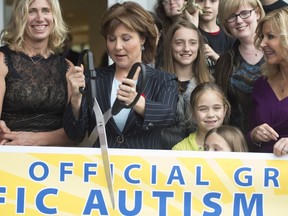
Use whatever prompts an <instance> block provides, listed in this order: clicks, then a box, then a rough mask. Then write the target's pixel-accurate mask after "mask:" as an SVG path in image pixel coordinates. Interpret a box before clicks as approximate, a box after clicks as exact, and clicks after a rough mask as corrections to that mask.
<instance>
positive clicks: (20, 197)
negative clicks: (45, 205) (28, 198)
mask: <svg viewBox="0 0 288 216" xmlns="http://www.w3.org/2000/svg"><path fill="white" fill-rule="evenodd" d="M16 200H17V209H16V213H17V214H23V213H25V212H24V209H25V204H24V200H25V188H17V198H16Z"/></svg>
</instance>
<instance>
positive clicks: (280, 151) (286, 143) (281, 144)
mask: <svg viewBox="0 0 288 216" xmlns="http://www.w3.org/2000/svg"><path fill="white" fill-rule="evenodd" d="M273 153H274V154H275V155H276V156H282V155H286V154H287V153H288V137H285V138H281V139H280V140H278V141H277V142H276V143H275V145H274V147H273Z"/></svg>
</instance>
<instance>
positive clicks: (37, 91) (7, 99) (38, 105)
mask: <svg viewBox="0 0 288 216" xmlns="http://www.w3.org/2000/svg"><path fill="white" fill-rule="evenodd" d="M0 51H1V52H3V53H4V55H5V64H6V66H7V67H8V74H7V76H6V78H5V82H6V92H5V96H4V101H3V109H2V114H1V119H2V120H4V121H5V123H6V125H7V126H8V127H9V128H10V129H11V130H13V131H34V132H36V131H52V130H56V129H59V128H61V127H62V116H63V114H64V111H65V107H66V104H67V84H66V78H65V75H66V72H67V70H68V67H69V66H68V63H67V62H66V60H65V59H64V58H63V57H61V56H59V55H57V54H52V55H50V56H49V57H48V58H47V59H45V58H43V57H42V56H34V57H32V59H33V60H32V59H31V58H30V57H29V56H28V55H26V54H25V53H22V52H15V51H13V50H11V49H9V48H8V47H7V46H4V47H1V48H0Z"/></svg>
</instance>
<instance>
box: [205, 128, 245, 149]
mask: <svg viewBox="0 0 288 216" xmlns="http://www.w3.org/2000/svg"><path fill="white" fill-rule="evenodd" d="M204 148H205V151H228V152H247V151H248V147H247V143H246V140H245V138H244V136H243V133H242V132H241V130H240V129H238V128H237V127H233V126H229V125H222V126H220V127H218V128H213V129H211V130H209V131H208V132H207V134H206V136H205V139H204Z"/></svg>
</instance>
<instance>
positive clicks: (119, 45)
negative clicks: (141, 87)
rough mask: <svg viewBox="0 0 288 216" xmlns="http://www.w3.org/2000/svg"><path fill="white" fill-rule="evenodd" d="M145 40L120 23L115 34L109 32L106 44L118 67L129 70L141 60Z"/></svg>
mask: <svg viewBox="0 0 288 216" xmlns="http://www.w3.org/2000/svg"><path fill="white" fill-rule="evenodd" d="M144 42H145V41H144V40H143V39H141V38H140V36H139V34H138V33H137V32H135V31H132V30H130V29H128V28H127V27H126V26H125V25H124V24H119V25H118V26H117V28H116V29H115V31H114V33H113V34H108V35H107V38H106V45H107V50H108V54H109V56H110V57H111V58H112V60H113V61H114V62H115V64H116V67H118V68H120V69H124V70H127V69H128V70H129V69H130V68H131V67H132V65H133V64H134V63H136V62H141V57H142V50H141V45H142V44H144Z"/></svg>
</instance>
